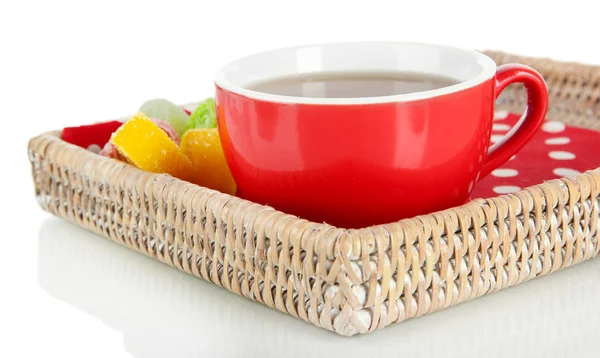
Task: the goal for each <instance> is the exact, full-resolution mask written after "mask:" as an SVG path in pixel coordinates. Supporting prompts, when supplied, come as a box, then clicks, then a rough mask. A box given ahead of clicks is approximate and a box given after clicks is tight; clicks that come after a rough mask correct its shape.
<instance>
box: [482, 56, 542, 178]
mask: <svg viewBox="0 0 600 358" xmlns="http://www.w3.org/2000/svg"><path fill="white" fill-rule="evenodd" d="M513 83H522V84H523V85H524V86H525V89H526V90H527V108H526V109H525V113H523V116H522V117H521V119H520V120H519V122H517V124H516V125H515V126H514V127H513V128H512V129H511V130H510V131H509V132H508V134H507V135H506V136H505V137H504V138H503V139H502V140H500V141H499V142H497V143H495V144H494V145H493V146H492V147H491V148H490V149H489V151H488V154H487V157H486V159H485V161H484V163H483V165H482V168H481V174H480V176H479V177H480V178H483V177H484V176H486V175H488V174H489V173H491V172H492V170H494V169H496V168H498V167H499V166H501V165H502V164H504V163H506V162H507V161H508V160H509V159H510V158H511V157H512V156H513V155H515V154H516V153H517V152H518V151H519V150H521V148H523V146H524V145H525V143H527V142H528V141H529V140H530V139H531V137H533V135H534V134H535V132H536V131H537V130H538V128H539V127H540V125H541V124H542V122H543V121H544V119H545V118H546V111H547V109H548V89H547V87H546V82H544V78H543V77H542V76H541V75H540V74H539V73H538V72H537V71H535V70H534V69H532V68H531V67H528V66H524V65H519V64H507V65H502V66H499V67H498V69H497V70H496V98H498V96H500V93H501V92H502V91H503V90H504V89H505V88H506V87H507V86H508V85H510V84H513Z"/></svg>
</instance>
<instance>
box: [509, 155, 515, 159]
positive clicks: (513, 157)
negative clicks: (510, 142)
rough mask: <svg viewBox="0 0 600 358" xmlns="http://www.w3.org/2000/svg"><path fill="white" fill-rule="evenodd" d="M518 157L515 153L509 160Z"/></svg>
mask: <svg viewBox="0 0 600 358" xmlns="http://www.w3.org/2000/svg"><path fill="white" fill-rule="evenodd" d="M516 157H517V156H516V155H513V156H512V157H510V159H509V160H514V159H515V158H516Z"/></svg>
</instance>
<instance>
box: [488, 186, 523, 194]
mask: <svg viewBox="0 0 600 358" xmlns="http://www.w3.org/2000/svg"><path fill="white" fill-rule="evenodd" d="M519 190H521V188H519V187H518V186H514V185H500V186H496V187H494V192H495V193H498V194H510V193H514V192H517V191H519Z"/></svg>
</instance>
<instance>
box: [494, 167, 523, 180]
mask: <svg viewBox="0 0 600 358" xmlns="http://www.w3.org/2000/svg"><path fill="white" fill-rule="evenodd" d="M518 174H519V172H518V171H517V170H516V169H496V170H494V171H493V172H492V175H493V176H495V177H498V178H509V177H516V176H517V175H518Z"/></svg>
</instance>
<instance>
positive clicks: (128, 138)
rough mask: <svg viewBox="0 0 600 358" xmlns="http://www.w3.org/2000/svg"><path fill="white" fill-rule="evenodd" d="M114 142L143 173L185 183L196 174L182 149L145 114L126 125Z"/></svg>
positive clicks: (115, 134)
mask: <svg viewBox="0 0 600 358" xmlns="http://www.w3.org/2000/svg"><path fill="white" fill-rule="evenodd" d="M110 141H111V142H112V143H113V144H114V145H115V147H116V148H117V150H118V151H119V153H121V154H122V155H123V156H124V157H125V158H126V159H127V161H128V162H129V163H131V164H133V165H135V166H136V167H138V168H140V169H142V170H146V171H149V172H153V173H167V174H171V175H172V176H174V177H177V178H180V179H184V180H188V179H189V176H190V174H191V173H192V163H191V162H190V160H189V159H188V158H187V157H186V156H185V155H184V154H183V152H182V151H181V149H179V146H177V144H176V143H175V142H173V140H171V138H169V136H168V135H167V133H165V131H163V130H162V129H161V128H160V127H159V126H158V125H156V124H155V123H154V122H152V121H151V120H150V119H149V118H148V117H146V115H145V114H143V113H141V112H140V113H138V114H136V115H134V116H133V117H132V118H131V119H130V120H128V121H127V122H125V123H123V125H122V126H121V127H119V129H118V130H117V131H116V132H114V133H113V134H112V137H111V139H110Z"/></svg>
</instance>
